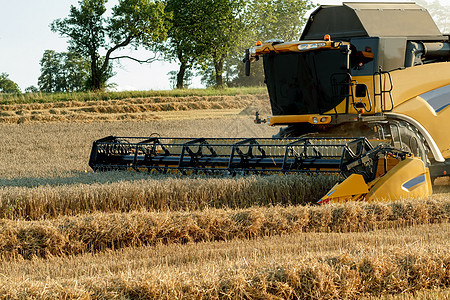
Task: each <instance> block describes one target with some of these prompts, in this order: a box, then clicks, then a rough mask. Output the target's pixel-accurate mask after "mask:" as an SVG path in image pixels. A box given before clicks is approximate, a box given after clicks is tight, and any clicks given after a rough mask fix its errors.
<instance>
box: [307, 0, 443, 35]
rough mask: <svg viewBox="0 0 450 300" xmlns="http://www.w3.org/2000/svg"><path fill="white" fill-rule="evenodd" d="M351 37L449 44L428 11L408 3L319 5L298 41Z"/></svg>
mask: <svg viewBox="0 0 450 300" xmlns="http://www.w3.org/2000/svg"><path fill="white" fill-rule="evenodd" d="M325 34H330V35H331V38H332V39H333V40H339V39H344V40H345V39H349V38H354V37H406V38H407V39H408V40H448V37H447V36H444V35H442V33H441V32H440V31H439V29H438V27H437V26H436V24H435V22H434V21H433V19H432V18H431V15H430V14H429V13H428V11H427V10H426V9H425V8H423V7H421V6H419V5H417V4H415V3H413V2H411V3H405V2H401V3H400V2H389V3H386V2H370V3H368V2H345V3H343V5H322V6H320V7H319V8H317V9H316V10H315V11H314V12H313V13H312V14H311V16H310V17H309V20H308V22H307V24H306V26H305V29H304V31H303V34H302V36H301V40H322V39H323V36H324V35H325Z"/></svg>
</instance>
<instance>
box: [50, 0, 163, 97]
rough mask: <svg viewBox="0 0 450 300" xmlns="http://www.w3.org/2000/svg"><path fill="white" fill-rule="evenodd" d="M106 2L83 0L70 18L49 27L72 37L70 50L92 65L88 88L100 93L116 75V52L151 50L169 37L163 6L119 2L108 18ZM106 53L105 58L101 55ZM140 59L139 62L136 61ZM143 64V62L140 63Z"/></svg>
mask: <svg viewBox="0 0 450 300" xmlns="http://www.w3.org/2000/svg"><path fill="white" fill-rule="evenodd" d="M105 3H106V0H80V1H79V2H78V5H79V7H78V8H77V7H75V6H71V8H70V13H69V16H68V17H67V18H65V19H57V20H55V21H53V23H52V24H51V25H50V26H51V29H52V31H54V32H58V33H59V34H60V35H61V36H64V37H68V38H69V51H72V52H75V53H79V54H80V55H81V56H83V57H84V58H85V59H88V60H89V62H90V73H91V75H90V81H89V84H88V88H89V89H91V90H101V89H104V88H105V87H106V82H107V81H108V79H109V78H110V77H111V76H112V75H113V73H112V69H111V68H112V67H111V61H112V60H115V59H120V58H130V59H134V58H132V57H128V56H119V57H112V54H113V52H114V51H116V50H118V49H121V48H124V47H127V46H131V47H134V48H137V47H139V46H141V45H145V46H147V47H149V46H150V45H151V44H152V43H154V42H161V41H162V40H164V39H165V38H166V28H165V22H164V4H163V3H162V2H160V1H157V2H154V1H150V0H120V1H119V3H118V4H117V5H116V6H114V7H113V9H112V16H111V17H106V16H105V13H106V6H105ZM101 53H104V55H101ZM134 60H137V59H134ZM140 62H141V61H140Z"/></svg>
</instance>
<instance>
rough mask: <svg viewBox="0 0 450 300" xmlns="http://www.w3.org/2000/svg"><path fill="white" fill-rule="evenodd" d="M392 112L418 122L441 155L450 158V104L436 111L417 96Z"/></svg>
mask: <svg viewBox="0 0 450 300" xmlns="http://www.w3.org/2000/svg"><path fill="white" fill-rule="evenodd" d="M448 101H450V99H449V100H448ZM394 112H395V113H398V114H403V115H406V116H408V117H411V118H413V119H414V120H416V121H417V122H419V123H420V124H421V125H422V126H423V127H424V128H425V129H426V130H427V131H428V132H429V133H430V135H431V136H432V137H433V139H434V141H435V142H436V144H437V146H438V148H439V150H440V151H441V153H442V156H443V157H444V158H445V159H449V158H450V121H449V120H450V106H446V107H445V108H443V109H441V110H440V111H438V112H436V111H435V110H434V109H433V107H432V106H431V105H430V104H428V102H426V101H425V100H424V99H422V98H421V97H420V96H417V97H414V98H412V99H410V100H408V101H405V102H403V103H402V104H401V105H399V106H397V107H396V108H395V109H394Z"/></svg>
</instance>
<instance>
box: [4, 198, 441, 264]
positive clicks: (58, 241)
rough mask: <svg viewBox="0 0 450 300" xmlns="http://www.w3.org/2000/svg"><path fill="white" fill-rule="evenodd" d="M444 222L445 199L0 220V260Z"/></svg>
mask: <svg viewBox="0 0 450 300" xmlns="http://www.w3.org/2000/svg"><path fill="white" fill-rule="evenodd" d="M43 216H45V215H43ZM449 220H450V199H446V198H442V199H438V200H432V199H428V200H414V201H397V202H393V203H387V204H386V203H364V202H361V203H347V204H339V205H337V204H335V205H327V206H287V207H282V206H269V207H252V208H249V209H233V210H229V209H204V210H202V211H192V212H172V211H169V212H163V213H161V212H147V211H133V212H129V213H93V214H89V215H77V216H74V217H59V218H55V219H49V220H39V221H32V222H30V221H16V220H14V221H8V220H3V221H2V223H1V228H2V230H1V233H0V245H2V246H1V247H0V257H2V258H3V259H8V258H24V259H30V258H33V257H44V258H46V257H49V256H55V255H56V256H58V255H73V254H80V253H87V252H98V251H105V250H108V249H120V248H124V247H130V246H142V245H156V244H161V243H162V244H172V243H176V244H183V243H187V242H196V243H199V242H211V241H222V240H225V241H226V240H232V239H236V238H238V239H249V238H255V237H263V236H273V235H282V234H293V233H298V232H355V231H360V232H366V231H371V230H375V229H381V228H400V227H404V226H410V225H417V224H434V223H442V222H448V221H449ZM447 234H450V233H449V232H447ZM447 237H448V236H447Z"/></svg>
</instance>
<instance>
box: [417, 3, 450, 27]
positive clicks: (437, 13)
mask: <svg viewBox="0 0 450 300" xmlns="http://www.w3.org/2000/svg"><path fill="white" fill-rule="evenodd" d="M441 2H443V1H441ZM417 3H418V4H420V5H422V6H424V7H425V8H426V9H427V10H428V12H429V13H430V15H431V16H432V17H433V19H434V21H435V22H436V25H437V26H438V27H439V29H440V30H441V32H442V33H445V34H448V33H450V17H449V13H448V6H447V7H446V6H444V5H442V4H441V3H439V1H437V0H428V1H426V0H418V1H417Z"/></svg>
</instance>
